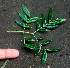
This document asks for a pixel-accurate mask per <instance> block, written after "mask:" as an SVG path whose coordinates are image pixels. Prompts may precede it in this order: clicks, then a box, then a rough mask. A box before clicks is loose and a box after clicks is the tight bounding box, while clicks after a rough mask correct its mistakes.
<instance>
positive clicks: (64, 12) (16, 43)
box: [0, 0, 70, 68]
mask: <svg viewBox="0 0 70 68" xmlns="http://www.w3.org/2000/svg"><path fill="white" fill-rule="evenodd" d="M21 4H24V5H25V6H27V7H28V9H29V10H30V12H31V17H36V16H37V17H41V13H42V12H44V14H45V15H46V17H47V21H48V13H49V10H50V8H53V11H54V17H53V19H54V18H65V19H67V21H66V22H64V23H63V24H61V25H59V27H58V28H55V29H54V30H51V31H50V32H45V33H39V32H37V33H36V34H35V36H36V37H40V36H44V37H45V39H44V40H42V41H40V42H43V41H45V40H46V39H52V40H53V41H52V42H51V43H50V44H48V45H47V46H45V47H42V51H41V53H40V54H39V55H38V56H37V57H36V58H34V51H32V50H27V49H25V45H24V44H23V41H21V40H23V39H24V37H25V36H26V37H31V35H25V34H22V33H7V32H6V31H9V30H23V28H21V27H19V26H18V25H17V24H16V23H15V20H19V21H21V18H20V17H19V16H18V12H23V11H22V8H21ZM40 23H41V22H40ZM30 26H32V27H33V29H31V30H25V31H30V32H34V31H35V30H36V23H32V24H30ZM69 33H70V0H0V48H2V49H5V48H15V49H18V50H19V52H20V56H19V57H18V58H16V59H10V60H9V62H8V64H7V66H6V68H30V67H31V68H47V66H48V64H49V65H50V67H51V68H70V43H69V42H70V39H69V37H70V34H69ZM32 44H34V45H36V46H38V44H37V42H34V43H32ZM45 48H49V49H50V48H56V49H58V48H60V49H61V51H59V52H55V53H48V59H47V61H46V63H45V65H44V67H42V65H41V57H42V52H43V49H45ZM4 62H5V60H0V67H1V66H2V65H3V63H4Z"/></svg>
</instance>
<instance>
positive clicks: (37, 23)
mask: <svg viewBox="0 0 70 68" xmlns="http://www.w3.org/2000/svg"><path fill="white" fill-rule="evenodd" d="M36 27H37V29H39V28H40V23H39V21H36Z"/></svg>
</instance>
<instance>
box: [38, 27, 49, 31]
mask: <svg viewBox="0 0 70 68" xmlns="http://www.w3.org/2000/svg"><path fill="white" fill-rule="evenodd" d="M38 31H40V32H46V31H50V30H48V29H45V28H40V29H39V30H38Z"/></svg>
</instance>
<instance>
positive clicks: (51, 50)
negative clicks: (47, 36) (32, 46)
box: [46, 49, 60, 52]
mask: <svg viewBox="0 0 70 68" xmlns="http://www.w3.org/2000/svg"><path fill="white" fill-rule="evenodd" d="M46 51H50V52H53V51H54V52H56V51H60V49H46Z"/></svg>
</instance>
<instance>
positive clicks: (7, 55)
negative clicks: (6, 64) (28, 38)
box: [5, 49, 19, 59]
mask: <svg viewBox="0 0 70 68" xmlns="http://www.w3.org/2000/svg"><path fill="white" fill-rule="evenodd" d="M18 56H19V51H18V50H17V49H6V52H5V58H6V59H7V58H16V57H18Z"/></svg>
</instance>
